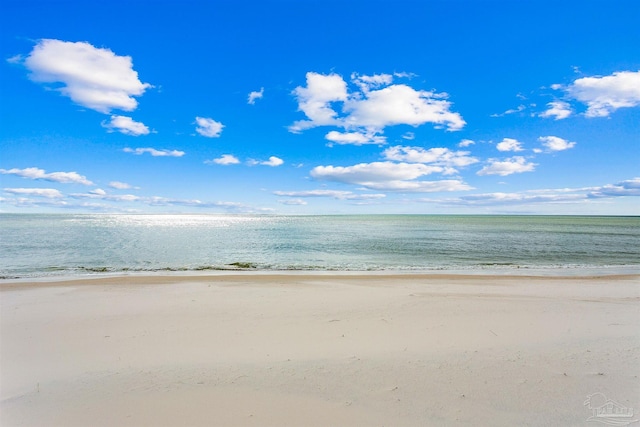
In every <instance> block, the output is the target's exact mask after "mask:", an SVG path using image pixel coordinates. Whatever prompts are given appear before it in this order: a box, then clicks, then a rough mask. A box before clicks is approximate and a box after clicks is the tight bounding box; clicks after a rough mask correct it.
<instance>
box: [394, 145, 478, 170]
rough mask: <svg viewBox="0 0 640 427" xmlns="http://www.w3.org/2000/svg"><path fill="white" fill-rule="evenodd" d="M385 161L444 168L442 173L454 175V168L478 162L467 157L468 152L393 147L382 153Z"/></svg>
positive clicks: (473, 158) (446, 149)
mask: <svg viewBox="0 0 640 427" xmlns="http://www.w3.org/2000/svg"><path fill="white" fill-rule="evenodd" d="M382 154H383V155H384V156H385V158H386V159H388V160H395V161H398V162H409V163H428V164H433V165H436V166H442V167H444V168H445V170H443V172H444V173H456V172H457V170H455V169H453V168H455V167H464V166H468V165H472V164H474V163H477V162H478V159H476V158H475V157H471V156H469V152H468V151H451V150H449V149H448V148H430V149H428V150H425V149H424V148H421V147H404V146H400V145H398V146H395V147H390V148H387V149H386V150H384V151H383V153H382Z"/></svg>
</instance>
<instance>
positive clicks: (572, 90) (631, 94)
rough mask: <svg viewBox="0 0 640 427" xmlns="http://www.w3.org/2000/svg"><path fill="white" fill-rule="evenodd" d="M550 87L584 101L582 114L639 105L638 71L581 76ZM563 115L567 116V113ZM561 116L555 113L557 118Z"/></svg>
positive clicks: (599, 114)
mask: <svg viewBox="0 0 640 427" xmlns="http://www.w3.org/2000/svg"><path fill="white" fill-rule="evenodd" d="M552 88H553V89H561V90H564V91H565V93H566V95H567V97H569V98H570V99H574V100H576V101H579V102H582V103H584V104H586V105H587V111H586V112H585V116H586V117H608V116H609V115H610V114H611V113H613V112H614V111H616V110H618V109H620V108H630V107H636V106H638V105H640V71H618V72H615V73H613V74H610V75H608V76H596V77H582V78H580V79H577V80H575V81H574V82H573V83H571V84H570V85H568V86H563V85H559V84H556V85H553V86H552ZM565 105H566V104H565ZM561 108H562V107H561ZM565 110H566V109H565ZM547 111H549V110H547ZM564 117H568V114H567V115H566V116H564ZM564 117H559V116H557V115H556V118H557V119H558V118H564Z"/></svg>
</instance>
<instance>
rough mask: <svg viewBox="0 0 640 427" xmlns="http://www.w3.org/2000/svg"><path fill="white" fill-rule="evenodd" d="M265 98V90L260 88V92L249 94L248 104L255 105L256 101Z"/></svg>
mask: <svg viewBox="0 0 640 427" xmlns="http://www.w3.org/2000/svg"><path fill="white" fill-rule="evenodd" d="M263 96H264V88H263V87H262V88H260V90H259V91H253V92H251V93H250V94H249V98H248V99H247V104H251V105H253V104H255V103H256V99H260V98H262V97H263Z"/></svg>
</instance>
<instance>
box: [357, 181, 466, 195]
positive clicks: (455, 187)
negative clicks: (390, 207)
mask: <svg viewBox="0 0 640 427" xmlns="http://www.w3.org/2000/svg"><path fill="white" fill-rule="evenodd" d="M367 187H368V188H371V189H372V190H378V191H398V192H404V193H439V192H444V191H469V190H473V187H471V186H470V185H468V184H466V183H464V182H463V181H460V180H458V179H443V180H440V181H386V182H373V183H370V184H369V185H367Z"/></svg>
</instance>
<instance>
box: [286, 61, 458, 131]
mask: <svg viewBox="0 0 640 427" xmlns="http://www.w3.org/2000/svg"><path fill="white" fill-rule="evenodd" d="M306 77H307V86H306V87H301V86H300V87H297V88H296V89H295V90H294V92H293V94H294V96H295V97H296V99H297V101H298V109H299V111H302V112H303V113H304V114H305V115H306V116H307V119H308V120H300V121H297V122H295V123H293V125H291V126H290V127H289V130H290V131H291V132H301V131H303V130H305V129H310V128H313V127H318V126H335V127H338V128H343V129H347V130H352V129H359V132H360V133H374V134H375V133H381V132H382V131H383V130H384V128H385V127H387V126H394V125H402V124H405V125H411V126H420V125H423V124H425V123H433V124H435V125H437V126H438V127H446V128H447V129H448V130H459V129H461V128H462V127H464V125H465V121H464V120H463V119H462V117H461V116H460V114H458V113H454V112H452V111H450V107H451V103H450V102H449V101H447V98H448V95H447V94H446V93H435V92H432V91H422V90H415V89H413V88H412V87H410V86H407V85H404V84H391V83H392V81H393V76H391V75H389V74H377V75H373V76H364V75H362V76H361V75H358V74H355V73H354V74H353V75H352V81H353V83H354V84H355V85H356V86H357V87H358V88H359V90H356V91H352V92H351V93H350V92H349V90H348V87H347V82H345V81H344V79H343V78H342V77H341V76H339V75H337V74H329V75H323V74H319V73H313V72H309V73H307V75H306ZM339 102H340V103H342V108H341V111H340V112H338V111H337V110H336V109H335V106H334V104H336V103H339ZM363 129H364V130H363Z"/></svg>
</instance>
